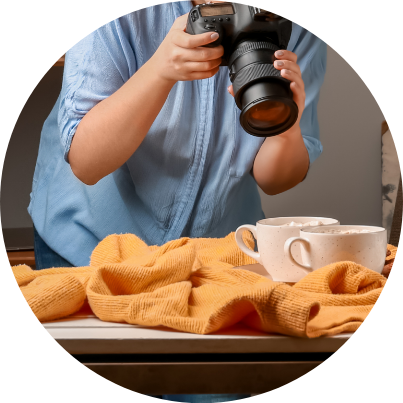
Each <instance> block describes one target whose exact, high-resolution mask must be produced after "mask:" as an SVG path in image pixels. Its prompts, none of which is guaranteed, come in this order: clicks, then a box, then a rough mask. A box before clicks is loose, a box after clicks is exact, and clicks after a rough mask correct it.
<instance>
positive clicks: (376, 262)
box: [284, 225, 387, 273]
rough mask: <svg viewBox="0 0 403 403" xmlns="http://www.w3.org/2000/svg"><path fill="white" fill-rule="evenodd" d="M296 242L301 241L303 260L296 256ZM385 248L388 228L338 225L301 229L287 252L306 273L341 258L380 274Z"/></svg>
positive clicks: (293, 238) (293, 262) (288, 241)
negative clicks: (294, 251)
mask: <svg viewBox="0 0 403 403" xmlns="http://www.w3.org/2000/svg"><path fill="white" fill-rule="evenodd" d="M295 244H301V255H302V256H301V257H302V261H300V260H299V259H300V258H299V257H298V260H297V259H296V256H294V253H293V250H294V248H293V247H294V246H295ZM386 247H387V235H386V230H385V228H382V227H371V226H364V225H337V226H328V227H326V228H319V227H315V228H301V229H300V235H299V236H298V237H292V238H289V239H288V240H287V241H286V242H285V244H284V253H285V255H286V256H287V258H288V260H289V262H290V263H292V264H294V265H296V266H299V267H300V268H301V269H303V270H305V271H306V272H307V273H309V272H311V271H313V270H316V269H319V268H321V267H323V266H327V265H328V264H331V263H335V262H342V261H352V262H355V263H358V264H360V265H362V266H364V267H367V268H368V269H371V270H374V271H376V272H378V273H381V272H382V269H383V266H384V265H385V257H386ZM300 262H301V263H300Z"/></svg>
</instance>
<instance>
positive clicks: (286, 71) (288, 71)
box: [283, 69, 291, 74]
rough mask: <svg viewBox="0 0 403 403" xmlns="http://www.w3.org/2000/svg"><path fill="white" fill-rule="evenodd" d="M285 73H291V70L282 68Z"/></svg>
mask: <svg viewBox="0 0 403 403" xmlns="http://www.w3.org/2000/svg"><path fill="white" fill-rule="evenodd" d="M283 71H284V73H285V74H291V70H285V69H284V70H283Z"/></svg>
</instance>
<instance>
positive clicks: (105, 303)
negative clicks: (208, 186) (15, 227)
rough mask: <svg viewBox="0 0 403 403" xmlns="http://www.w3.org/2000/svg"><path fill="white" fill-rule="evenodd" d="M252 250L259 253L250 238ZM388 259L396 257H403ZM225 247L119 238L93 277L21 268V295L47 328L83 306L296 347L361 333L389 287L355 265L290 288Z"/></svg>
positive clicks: (108, 316)
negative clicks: (280, 339)
mask: <svg viewBox="0 0 403 403" xmlns="http://www.w3.org/2000/svg"><path fill="white" fill-rule="evenodd" d="M244 240H245V243H246V245H248V247H249V248H250V249H253V247H254V240H253V238H252V236H251V235H250V234H248V233H245V235H244ZM388 248H389V250H391V251H393V257H394V256H395V255H396V248H394V247H392V246H391V245H389V246H388ZM254 263H256V261H254V260H253V259H252V258H250V257H249V256H247V255H245V254H244V253H243V252H242V251H241V250H240V249H239V248H238V247H237V245H236V242H235V237H234V233H231V234H229V235H228V236H227V237H225V238H217V239H212V238H199V239H190V238H181V239H178V240H174V241H170V242H167V243H166V244H165V245H163V246H160V247H159V246H148V245H146V244H145V243H144V242H143V241H142V240H141V239H139V238H138V237H136V236H135V235H132V234H125V235H111V236H109V237H107V238H105V239H104V240H103V241H102V242H100V243H99V244H98V246H97V247H96V248H95V250H94V252H93V254H92V256H91V263H90V266H89V267H78V268H53V269H52V268H51V269H46V270H41V271H33V270H31V269H30V268H29V267H28V266H15V267H13V272H14V276H15V278H16V280H17V283H18V285H19V286H20V289H21V292H22V293H23V295H24V297H25V298H26V300H27V302H28V304H29V305H30V307H31V308H32V310H33V312H34V314H35V315H36V316H37V317H38V319H39V320H40V321H42V322H45V321H49V320H54V319H58V318H62V317H65V316H68V315H71V314H73V313H75V312H77V311H78V310H79V309H80V308H81V306H82V305H83V303H84V301H85V299H86V298H87V299H88V303H89V305H90V307H91V309H92V311H93V313H94V314H95V315H96V316H97V317H98V318H99V319H101V320H104V321H111V322H126V323H129V324H136V325H143V326H160V325H162V326H167V327H170V328H173V329H176V330H179V331H184V332H191V333H198V334H209V333H213V332H217V331H219V330H220V329H224V328H226V327H229V326H232V325H234V324H236V323H238V322H243V323H244V324H246V325H248V326H250V327H253V328H255V329H257V330H261V331H264V332H268V333H280V334H285V335H289V336H297V337H320V336H330V335H334V334H337V333H340V332H346V331H349V332H351V331H354V330H356V329H357V328H358V327H359V326H360V324H361V323H362V322H363V321H364V320H365V318H366V317H367V315H368V313H369V312H370V310H371V309H372V307H373V305H374V304H375V302H376V301H377V298H378V297H379V295H380V293H381V292H382V290H383V287H384V285H385V283H386V279H385V278H384V277H383V276H382V275H381V274H378V273H376V272H374V271H372V270H369V269H367V268H365V267H363V266H360V265H358V264H356V263H353V262H338V263H334V264H331V265H328V266H326V267H323V268H321V269H319V270H316V271H314V272H312V273H310V274H308V275H307V276H306V277H304V278H303V279H302V280H301V281H299V282H298V283H296V284H295V285H293V286H291V285H289V284H284V283H277V282H273V281H271V280H269V279H268V278H266V277H263V276H260V275H258V274H256V273H253V272H251V271H248V270H243V269H236V270H234V269H233V268H234V267H236V266H244V265H248V264H254Z"/></svg>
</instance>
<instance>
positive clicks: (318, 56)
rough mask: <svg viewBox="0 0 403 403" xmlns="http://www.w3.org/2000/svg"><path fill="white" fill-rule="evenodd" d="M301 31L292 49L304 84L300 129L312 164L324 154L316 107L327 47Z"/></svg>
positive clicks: (324, 67) (310, 34) (311, 35)
mask: <svg viewBox="0 0 403 403" xmlns="http://www.w3.org/2000/svg"><path fill="white" fill-rule="evenodd" d="M300 29H301V33H300V35H299V38H298V41H297V43H296V45H295V47H294V49H293V50H292V51H293V52H294V53H295V54H296V55H297V56H298V61H297V63H298V65H299V66H300V69H301V73H302V79H303V81H304V85H305V109H304V111H303V113H302V116H301V121H300V128H301V133H302V137H303V139H304V142H305V146H306V148H307V150H308V154H309V163H310V164H312V163H313V162H314V161H315V160H316V158H318V157H319V155H320V154H321V153H322V150H323V147H322V143H321V142H320V138H319V123H318V113H317V106H318V101H319V91H320V87H321V86H322V83H323V80H324V76H325V72H326V55H327V45H326V44H325V43H324V42H323V41H322V40H320V39H319V38H317V37H316V36H315V35H313V34H312V33H311V32H309V31H307V30H305V29H302V28H300Z"/></svg>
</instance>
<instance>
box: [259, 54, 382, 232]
mask: <svg viewBox="0 0 403 403" xmlns="http://www.w3.org/2000/svg"><path fill="white" fill-rule="evenodd" d="M318 114H319V125H320V133H321V141H322V144H323V153H322V155H321V156H320V157H319V158H318V159H317V160H316V161H315V162H314V163H313V165H312V166H311V169H310V172H309V174H308V177H307V178H306V179H305V181H304V182H302V183H301V184H299V185H298V186H296V187H295V188H293V189H291V190H289V191H287V192H285V193H283V194H280V195H276V196H267V195H265V194H263V193H261V194H262V207H263V211H264V212H265V214H266V217H280V216H294V215H296V216H298V215H307V216H321V217H332V218H337V219H339V220H340V222H341V223H342V224H368V225H381V224H382V194H381V192H382V186H381V175H382V172H381V124H382V121H383V120H384V118H383V115H382V112H381V110H380V109H379V106H378V104H377V103H376V101H375V99H374V98H373V97H372V95H371V93H370V91H369V90H368V88H367V87H366V85H365V84H364V83H363V82H362V80H361V79H360V78H359V77H358V75H357V74H356V73H355V72H354V70H353V69H352V68H351V67H350V66H349V65H348V64H347V63H346V62H345V61H344V59H343V58H341V57H340V56H339V55H338V54H337V53H336V52H335V51H333V50H332V49H331V48H329V47H328V63H327V71H326V76H325V81H324V84H323V87H322V90H321V94H320V101H319V107H318Z"/></svg>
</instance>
